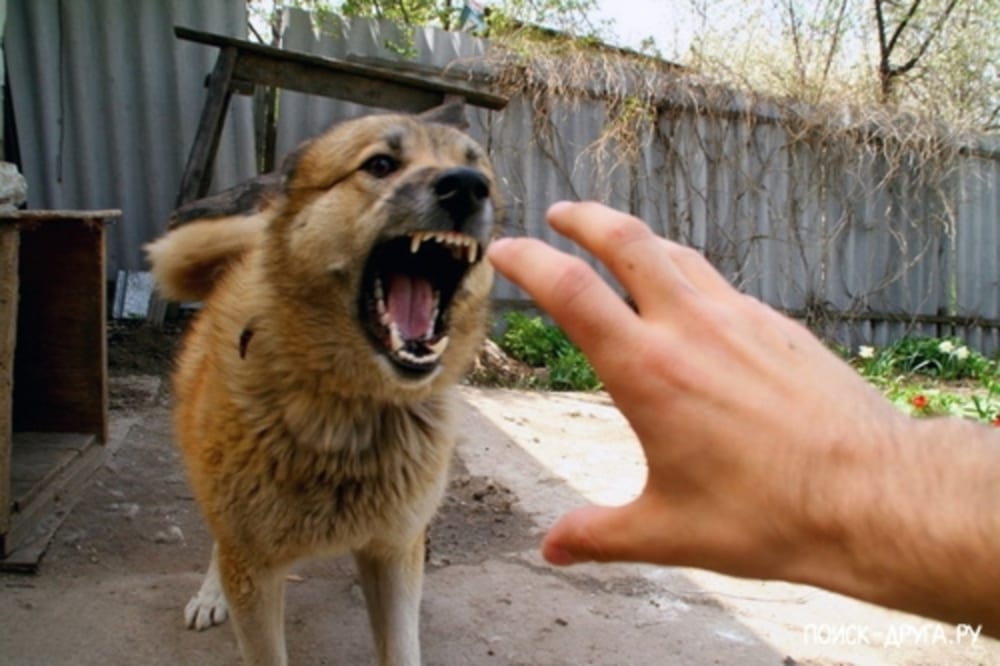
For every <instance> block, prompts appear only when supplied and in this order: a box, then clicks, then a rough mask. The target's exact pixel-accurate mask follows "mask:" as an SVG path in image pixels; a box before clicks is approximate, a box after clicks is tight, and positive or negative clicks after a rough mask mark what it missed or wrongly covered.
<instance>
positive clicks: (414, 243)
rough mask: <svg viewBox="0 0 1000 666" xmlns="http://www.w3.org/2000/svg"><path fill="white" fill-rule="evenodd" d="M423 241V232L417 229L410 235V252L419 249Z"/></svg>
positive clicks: (413, 252)
mask: <svg viewBox="0 0 1000 666" xmlns="http://www.w3.org/2000/svg"><path fill="white" fill-rule="evenodd" d="M423 242H424V238H423V234H422V233H421V232H419V231H416V232H414V233H413V234H412V235H411V236H410V254H416V253H417V252H418V251H419V250H420V245H421V244H422V243H423Z"/></svg>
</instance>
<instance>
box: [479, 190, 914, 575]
mask: <svg viewBox="0 0 1000 666" xmlns="http://www.w3.org/2000/svg"><path fill="white" fill-rule="evenodd" d="M547 217H548V221H549V223H550V224H551V226H552V227H553V228H554V229H555V230H556V231H558V232H559V233H561V234H563V235H565V236H567V237H568V238H570V239H571V240H573V241H575V242H576V243H578V244H579V245H581V246H582V247H583V248H584V249H586V250H588V251H589V252H591V253H592V254H593V255H595V256H596V257H597V258H598V259H599V260H601V261H602V262H603V263H604V264H605V265H606V266H607V267H608V268H609V269H610V270H611V272H612V273H613V274H614V275H615V277H616V278H617V279H618V280H619V281H620V282H621V284H622V286H623V287H624V288H625V289H626V290H627V292H628V293H629V295H630V296H631V297H632V298H633V300H634V302H635V303H636V305H637V306H638V314H637V313H636V312H634V311H633V310H632V309H631V308H630V307H629V306H628V305H627V304H626V303H625V302H624V301H623V300H622V298H621V297H620V296H619V295H617V294H616V293H615V292H614V290H613V289H612V288H611V287H610V286H609V285H608V284H607V283H605V282H604V281H603V280H602V279H601V278H600V277H599V276H598V275H597V273H596V272H594V271H593V270H592V269H591V268H590V267H589V266H588V265H587V264H586V263H585V262H583V261H582V260H580V259H577V258H575V257H572V256H570V255H568V254H565V253H563V252H560V251H557V250H555V249H554V248H552V247H550V246H548V245H546V244H544V243H542V242H541V241H538V240H534V239H529V238H518V239H503V240H500V241H497V242H495V243H494V244H493V245H492V246H491V248H490V251H489V257H490V260H491V261H492V262H493V264H494V266H495V267H496V268H497V270H498V271H499V272H500V273H502V274H503V275H505V276H506V277H508V278H509V279H510V280H512V281H513V282H514V283H516V284H518V285H519V286H521V287H522V288H523V289H525V291H527V292H528V293H529V294H530V295H531V296H532V298H534V300H535V301H536V302H537V303H538V305H539V306H541V307H542V308H543V309H545V310H546V311H547V312H549V313H550V314H551V316H552V317H553V318H554V320H555V321H556V323H558V324H559V326H560V327H562V328H563V330H564V331H566V333H567V334H568V335H569V337H570V338H571V339H572V340H573V341H574V342H575V343H576V344H577V345H578V346H579V347H580V348H581V350H582V351H583V352H584V353H585V354H586V355H587V356H588V357H589V358H590V360H591V362H592V363H593V366H594V368H595V370H596V371H597V373H598V375H599V376H600V377H601V379H602V381H603V382H604V385H605V387H606V388H607V390H608V392H609V393H610V394H611V396H612V398H613V399H614V401H615V403H616V404H617V406H618V407H619V409H620V410H621V411H622V413H623V414H624V416H625V417H626V418H627V419H628V421H629V423H630V425H631V426H632V428H633V429H634V430H635V432H636V434H637V435H638V437H639V440H640V442H641V443H642V447H643V450H644V453H645V456H646V460H647V465H648V477H647V482H646V484H645V487H644V489H643V490H642V493H641V494H640V495H639V497H638V498H636V499H635V500H634V501H633V502H631V503H629V504H627V505H625V506H623V507H614V508H611V507H597V506H591V507H586V508H583V509H579V510H576V511H574V512H571V513H569V514H567V515H566V516H564V517H563V518H562V519H561V520H560V521H558V522H557V523H556V525H555V526H554V527H552V528H551V530H550V531H549V533H548V535H547V536H546V538H545V541H544V543H543V554H544V556H545V558H546V559H547V560H549V561H550V562H552V563H554V564H571V563H574V562H579V561H587V560H596V561H607V560H630V561H645V562H654V563H662V564H682V565H693V566H699V567H705V568H711V569H715V570H718V571H723V572H726V573H731V574H736V575H744V576H754V577H762V578H773V577H782V578H785V579H788V580H803V581H806V582H809V581H812V580H815V578H816V571H815V569H816V568H817V567H823V566H824V562H823V560H824V559H825V558H824V557H822V556H821V557H817V552H819V553H820V554H822V553H823V552H824V551H825V550H831V551H841V550H843V549H845V548H850V547H851V540H850V539H845V538H844V534H845V527H844V525H843V524H842V518H843V516H845V515H850V514H851V512H852V510H851V506H850V505H851V504H853V503H859V502H870V501H878V500H877V498H876V497H875V496H874V495H875V494H876V493H877V487H878V484H872V483H870V482H869V481H870V479H869V473H868V470H870V469H871V467H872V466H877V465H879V464H881V463H884V462H886V461H885V460H883V459H882V456H886V455H889V449H890V448H891V446H888V445H891V444H892V442H893V440H894V436H893V433H894V431H895V430H897V429H900V428H903V427H905V425H906V424H905V421H906V420H907V419H905V417H903V416H902V415H901V414H900V413H899V412H897V410H895V409H894V408H893V407H892V406H891V405H890V404H889V403H888V402H887V401H885V400H884V399H883V398H882V397H881V396H880V395H879V394H878V393H877V392H875V391H874V389H872V388H871V387H869V386H868V384H867V383H866V382H864V381H863V380H862V379H861V378H860V377H859V376H858V375H857V373H856V372H855V371H854V370H853V369H851V368H850V367H849V366H848V365H846V364H845V363H843V362H842V361H841V360H840V359H838V358H837V357H836V356H835V355H833V354H832V353H831V352H830V351H829V350H827V349H826V348H825V347H824V346H823V344H822V343H821V342H820V341H819V340H817V339H816V338H815V337H814V336H813V335H812V334H811V333H810V332H809V331H808V330H807V329H805V328H804V327H802V326H800V325H799V324H797V323H795V322H794V321H792V320H790V319H787V318H786V317H784V316H782V315H780V314H778V313H777V312H775V311H774V310H772V309H771V308H769V307H768V306H766V305H764V304H763V303H761V302H759V301H757V300H755V299H753V298H751V297H749V296H745V295H743V294H741V293H739V292H738V291H736V290H735V289H734V288H733V287H731V286H730V285H729V284H728V283H727V282H726V280H725V279H724V278H723V277H722V276H721V275H720V274H719V273H718V272H716V271H715V269H713V268H712V266H711V265H710V264H709V263H708V262H707V261H706V260H705V259H704V258H703V257H702V256H701V255H699V254H698V253H697V252H695V251H693V250H691V249H688V248H685V247H683V246H680V245H678V244H676V243H673V242H670V241H668V240H665V239H663V238H660V237H657V236H656V235H654V234H653V233H652V231H651V230H650V229H649V228H648V227H647V226H646V225H645V224H644V223H642V222H641V221H639V220H637V219H635V218H633V217H631V216H628V215H625V214H623V213H620V212H617V211H614V210H611V209H609V208H606V207H604V206H601V205H599V204H595V203H579V204H570V203H560V204H556V205H554V206H553V207H552V208H551V209H550V210H549V212H548V216H547ZM883 444H885V445H883ZM843 556H844V553H843V552H836V553H833V552H831V553H829V557H831V558H834V557H836V558H841V557H843ZM849 556H850V555H849V554H848V557H849Z"/></svg>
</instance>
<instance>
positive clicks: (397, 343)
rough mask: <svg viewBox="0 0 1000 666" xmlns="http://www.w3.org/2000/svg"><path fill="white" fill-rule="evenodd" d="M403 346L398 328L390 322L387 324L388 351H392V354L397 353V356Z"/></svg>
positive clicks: (394, 323)
mask: <svg viewBox="0 0 1000 666" xmlns="http://www.w3.org/2000/svg"><path fill="white" fill-rule="evenodd" d="M403 345H404V342H403V336H402V335H400V334H399V328H398V327H397V326H396V322H393V321H390V322H389V349H391V350H392V351H393V353H397V354H398V353H399V351H400V350H401V349H402V348H403Z"/></svg>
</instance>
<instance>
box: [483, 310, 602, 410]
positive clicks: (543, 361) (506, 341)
mask: <svg viewBox="0 0 1000 666" xmlns="http://www.w3.org/2000/svg"><path fill="white" fill-rule="evenodd" d="M504 321H505V322H506V323H507V330H506V331H504V333H503V335H501V336H500V339H499V340H498V344H499V345H500V348H501V349H503V350H504V352H506V353H507V354H509V355H510V356H512V357H513V358H515V359H517V360H519V361H521V362H523V363H527V364H528V365H530V366H531V367H533V368H545V369H546V370H547V371H548V372H547V378H543V379H542V380H541V382H540V383H541V384H542V387H543V388H550V389H554V390H557V391H592V390H596V389H599V388H601V380H600V379H598V378H597V373H595V372H594V368H593V367H592V366H591V365H590V361H588V360H587V357H586V356H584V355H583V352H581V351H580V350H579V349H577V348H576V346H574V345H573V343H572V342H570V340H569V338H567V337H566V334H565V333H563V332H562V330H561V329H560V328H559V327H558V326H553V325H552V324H549V323H546V322H545V321H544V320H543V319H542V318H541V317H529V316H527V315H525V314H522V313H520V312H508V313H507V314H506V315H504Z"/></svg>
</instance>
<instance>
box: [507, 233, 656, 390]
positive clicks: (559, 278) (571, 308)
mask: <svg viewBox="0 0 1000 666" xmlns="http://www.w3.org/2000/svg"><path fill="white" fill-rule="evenodd" d="M488 256H489V259H490V262H492V264H493V266H494V267H495V268H496V269H497V271H499V272H500V273H501V274H502V275H504V276H505V277H506V278H507V279H509V280H510V281H511V282H513V283H514V284H516V285H518V286H519V287H521V288H522V289H524V291H526V292H528V295H529V296H531V298H532V299H533V300H534V301H535V303H537V304H538V306H539V307H541V308H542V309H543V310H545V311H546V312H548V313H549V314H550V315H551V316H552V318H553V319H554V320H555V322H556V323H557V324H558V325H559V327H560V328H562V329H563V330H564V331H565V332H566V334H567V335H568V336H569V337H570V339H572V340H573V342H574V343H576V345H577V346H579V347H580V350H581V351H583V353H584V354H586V355H587V356H588V357H589V358H590V360H591V362H593V364H594V368H595V369H596V370H597V371H598V374H600V373H601V368H602V366H605V365H606V364H607V363H608V362H609V361H611V360H612V359H613V358H614V357H616V356H621V355H620V353H618V352H619V351H620V347H621V343H620V340H621V339H622V337H623V331H624V330H625V329H627V327H628V326H629V325H630V324H634V323H635V322H637V321H638V320H637V318H636V315H635V313H634V312H632V309H631V308H630V307H629V306H628V305H627V304H626V303H625V301H624V300H622V298H621V297H620V296H619V295H618V294H617V293H615V291H614V290H613V289H612V288H611V287H610V286H609V285H608V284H607V283H606V282H605V281H604V280H603V279H601V277H600V276H599V275H598V274H597V273H596V272H595V271H594V269H592V268H591V267H590V266H588V265H587V263H586V262H584V261H583V260H582V259H580V258H578V257H574V256H573V255H570V254H567V253H565V252H561V251H560V250H557V249H555V248H553V247H551V246H550V245H547V244H545V243H543V242H542V241H539V240H536V239H533V238H502V239H499V240H497V241H494V242H493V243H492V244H491V245H490V247H489V250H488ZM612 340H615V341H616V342H615V344H608V343H609V342H610V341H612Z"/></svg>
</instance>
